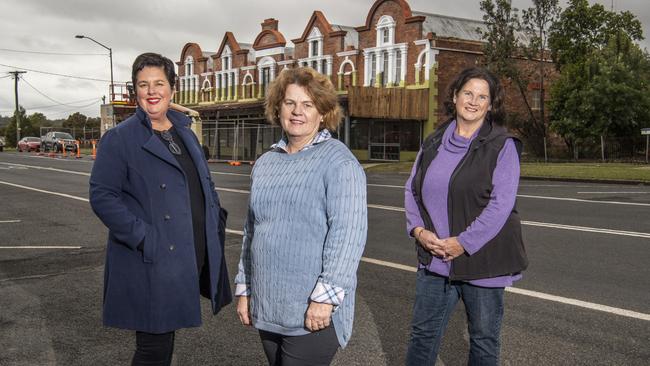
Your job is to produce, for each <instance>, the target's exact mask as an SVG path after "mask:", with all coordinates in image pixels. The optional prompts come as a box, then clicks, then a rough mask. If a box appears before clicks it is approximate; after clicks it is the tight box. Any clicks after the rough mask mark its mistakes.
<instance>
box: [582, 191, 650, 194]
mask: <svg viewBox="0 0 650 366" xmlns="http://www.w3.org/2000/svg"><path fill="white" fill-rule="evenodd" d="M577 193H578V194H650V192H643V191H639V192H604V191H603V192H577Z"/></svg>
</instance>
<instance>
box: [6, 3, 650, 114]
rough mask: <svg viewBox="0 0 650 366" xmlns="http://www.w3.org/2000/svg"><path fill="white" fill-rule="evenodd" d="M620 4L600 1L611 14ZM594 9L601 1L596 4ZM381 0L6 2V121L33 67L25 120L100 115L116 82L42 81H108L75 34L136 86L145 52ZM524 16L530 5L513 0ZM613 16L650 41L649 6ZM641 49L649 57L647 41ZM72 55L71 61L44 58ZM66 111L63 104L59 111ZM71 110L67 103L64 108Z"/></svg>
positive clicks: (354, 10) (206, 42)
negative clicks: (15, 75)
mask: <svg viewBox="0 0 650 366" xmlns="http://www.w3.org/2000/svg"><path fill="white" fill-rule="evenodd" d="M611 1H612V0H599V1H598V2H600V3H602V4H604V5H606V7H608V8H609V7H610V6H611ZM590 2H592V3H593V2H594V1H593V0H590ZM373 3H374V1H373V0H326V1H309V0H298V1H297V0H272V1H271V0H267V1H261V0H240V1H233V0H228V1H226V0H182V1H181V0H165V1H157V2H152V1H141V0H111V1H106V0H102V1H97V0H59V1H47V0H3V1H2V2H0V34H2V38H0V115H4V116H6V115H11V114H12V113H13V109H14V80H13V79H12V78H11V77H7V75H8V74H7V72H8V71H13V70H16V68H24V69H30V70H34V71H27V73H26V74H22V78H24V81H23V80H21V81H19V102H20V104H21V105H22V106H24V107H25V108H26V109H27V113H28V114H31V113H34V112H41V113H44V114H45V115H47V116H48V117H49V118H51V119H58V118H65V117H67V116H68V115H69V114H71V113H73V112H76V111H79V112H81V113H83V114H85V115H87V116H98V115H99V105H100V103H101V97H102V96H103V95H106V96H107V95H108V82H107V81H95V80H84V79H77V78H70V77H63V76H56V75H48V74H43V73H37V72H36V71H44V72H49V73H54V74H63V75H71V76H80V77H84V78H90V79H100V80H109V79H110V68H109V58H108V51H106V50H105V49H104V48H102V47H100V46H98V45H97V44H95V43H93V42H91V41H90V40H87V39H76V38H75V37H74V36H75V35H76V34H83V35H86V36H89V37H92V38H94V39H95V40H97V41H98V42H100V43H103V44H104V45H106V46H108V47H111V48H112V49H113V70H114V79H115V81H116V82H124V81H127V80H129V79H130V67H131V64H132V62H133V60H134V58H135V57H136V56H137V55H138V54H140V53H143V52H147V51H153V52H158V53H161V54H163V55H165V56H167V57H169V58H171V59H172V60H173V61H174V62H176V61H178V60H179V59H180V53H181V50H182V48H183V46H184V45H185V43H187V42H195V43H198V44H199V45H200V46H201V48H202V50H203V51H212V52H215V51H216V50H217V48H218V47H219V44H220V42H221V40H222V38H223V35H224V33H225V32H226V31H231V32H233V33H234V35H235V37H236V38H237V40H238V41H239V42H244V43H252V42H253V40H254V39H255V37H256V36H257V34H258V33H259V32H260V29H261V28H260V23H261V22H262V20H264V19H265V18H275V19H278V20H279V22H280V23H279V28H280V29H279V30H280V32H282V33H283V34H284V36H285V38H286V39H287V40H290V39H294V38H298V37H299V36H300V35H301V34H302V31H303V30H304V27H305V26H306V23H307V21H308V20H309V17H310V16H311V14H312V12H313V11H314V10H320V11H322V12H323V13H324V14H325V16H326V17H327V19H328V20H329V21H330V22H331V23H335V24H343V25H349V26H360V25H363V24H364V23H365V19H366V16H367V14H368V10H369V9H370V7H371V6H372V4H373ZM478 3H479V0H458V1H448V0H410V1H409V4H410V6H411V9H412V10H414V11H416V10H417V11H424V12H429V13H437V14H444V15H451V16H457V17H462V18H470V19H479V20H480V19H481V17H482V13H481V11H480V9H479V6H478ZM513 4H514V6H516V7H518V8H519V9H522V8H527V7H529V6H530V4H531V1H530V0H514V1H513ZM614 6H615V10H617V11H621V10H630V11H632V12H633V13H634V14H635V15H636V16H637V18H638V19H639V20H640V21H641V22H642V23H643V30H644V35H645V36H646V38H647V37H648V29H649V25H650V6H649V5H648V0H614ZM641 45H642V47H645V48H648V49H650V42H649V41H648V40H647V39H646V40H644V41H643V42H642V43H641ZM14 51H29V52H42V53H68V54H71V55H54V54H38V53H27V52H14ZM57 104H58V105H57ZM60 104H65V105H60Z"/></svg>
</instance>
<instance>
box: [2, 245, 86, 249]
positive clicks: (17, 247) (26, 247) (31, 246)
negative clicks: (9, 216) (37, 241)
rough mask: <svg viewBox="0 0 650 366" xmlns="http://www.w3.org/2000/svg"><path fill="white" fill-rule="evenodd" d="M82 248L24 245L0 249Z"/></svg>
mask: <svg viewBox="0 0 650 366" xmlns="http://www.w3.org/2000/svg"><path fill="white" fill-rule="evenodd" d="M81 248H83V247H72V246H65V245H45V246H44V245H24V246H15V247H0V249H81Z"/></svg>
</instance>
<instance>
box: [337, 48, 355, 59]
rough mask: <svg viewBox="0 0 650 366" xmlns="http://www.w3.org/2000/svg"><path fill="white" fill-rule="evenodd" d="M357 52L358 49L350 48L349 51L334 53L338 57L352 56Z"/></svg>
mask: <svg viewBox="0 0 650 366" xmlns="http://www.w3.org/2000/svg"><path fill="white" fill-rule="evenodd" d="M358 54H359V50H351V51H343V52H338V53H337V54H336V55H337V56H338V57H345V58H347V57H348V56H354V55H358Z"/></svg>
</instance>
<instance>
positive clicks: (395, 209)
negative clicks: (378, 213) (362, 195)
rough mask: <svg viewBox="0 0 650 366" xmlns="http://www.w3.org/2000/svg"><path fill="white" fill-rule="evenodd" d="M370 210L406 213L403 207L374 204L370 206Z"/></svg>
mask: <svg viewBox="0 0 650 366" xmlns="http://www.w3.org/2000/svg"><path fill="white" fill-rule="evenodd" d="M368 208H377V209H380V210H388V211H397V212H404V211H405V210H404V209H403V208H402V207H395V206H384V205H373V204H368Z"/></svg>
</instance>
